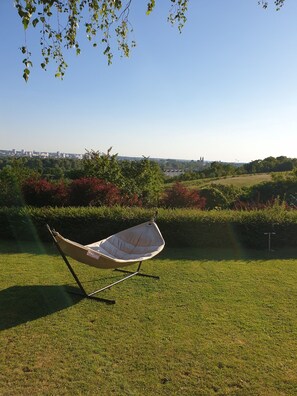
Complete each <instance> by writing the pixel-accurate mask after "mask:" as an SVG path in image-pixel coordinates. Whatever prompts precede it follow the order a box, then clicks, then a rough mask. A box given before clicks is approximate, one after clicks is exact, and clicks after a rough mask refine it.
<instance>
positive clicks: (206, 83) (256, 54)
mask: <svg viewBox="0 0 297 396" xmlns="http://www.w3.org/2000/svg"><path fill="white" fill-rule="evenodd" d="M168 10H169V1H165V0H159V1H157V7H156V9H155V10H154V12H153V13H152V14H151V15H150V16H146V15H145V11H146V7H145V1H142V2H140V1H135V2H134V3H133V5H132V12H131V16H130V20H131V22H132V24H133V27H134V33H133V38H135V40H136V41H137V47H136V48H135V49H134V50H133V51H132V54H131V57H130V58H128V59H124V58H120V57H119V56H118V55H117V54H116V50H115V56H114V61H113V64H112V65H111V66H107V62H106V59H105V57H104V56H103V55H102V54H101V52H100V49H99V50H98V49H93V48H92V47H91V46H90V45H89V44H88V42H87V41H84V40H83V41H82V54H81V55H80V56H78V57H77V56H75V55H73V54H72V53H66V59H67V61H68V63H69V68H68V70H67V72H66V76H65V78H64V80H63V81H60V80H58V79H55V77H54V70H53V69H54V68H52V69H51V68H50V69H49V70H48V72H44V71H43V70H41V69H40V68H39V66H38V64H39V63H40V62H41V59H40V55H39V44H38V40H37V38H36V33H37V32H38V30H37V32H36V33H35V34H34V30H31V31H29V32H28V34H27V44H28V46H29V47H30V49H31V52H32V53H33V62H34V64H35V65H34V67H33V70H32V72H31V77H30V80H29V82H28V83H27V84H26V83H25V82H24V80H23V79H22V63H21V61H22V55H21V53H20V51H19V49H18V48H19V47H20V46H21V45H23V43H24V32H23V30H22V27H21V24H20V21H19V19H18V16H17V13H16V10H15V8H14V7H13V1H12V0H5V1H3V0H2V1H1V2H0V13H1V15H4V16H5V18H3V19H2V22H1V25H0V34H1V43H0V49H1V54H2V56H1V59H2V62H1V73H0V87H1V90H0V92H1V95H0V109H1V110H0V149H12V148H15V149H18V150H19V149H25V150H37V151H61V152H73V153H84V152H85V149H88V150H91V149H93V150H100V151H106V150H107V149H108V148H109V147H110V146H112V147H113V152H114V153H119V155H127V156H142V155H145V156H150V157H153V158H155V157H160V158H180V159H199V158H200V157H201V156H203V157H204V158H205V159H206V160H209V161H213V160H221V161H232V162H235V161H239V162H243V161H246V162H248V161H252V160H255V159H261V158H265V157H267V156H269V155H272V156H280V155H286V156H288V157H297V150H296V147H297V133H296V132H297V24H296V17H297V2H296V1H294V0H287V1H286V4H285V6H284V7H283V9H282V10H281V11H279V12H276V11H275V10H274V8H273V5H271V7H270V8H269V9H268V10H266V11H264V10H263V9H262V8H261V7H259V6H258V5H257V0H240V1H238V0H224V1H223V0H212V1H207V2H205V1H202V0H190V7H189V12H188V21H187V23H186V26H185V28H184V30H183V33H182V34H179V33H178V30H177V28H172V27H171V26H170V25H169V24H168V23H167V21H166V19H167V14H168Z"/></svg>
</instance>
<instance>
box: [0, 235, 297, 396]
mask: <svg viewBox="0 0 297 396" xmlns="http://www.w3.org/2000/svg"><path fill="white" fill-rule="evenodd" d="M15 246H16V245H14V244H13V243H8V242H5V243H4V242H2V243H0V249H1V251H2V254H1V256H0V266H1V277H0V330H1V332H0V345H1V354H0V367H1V370H0V394H1V395H2V394H3V395H70V394H71V395H129V396H130V395H137V396H139V395H294V394H297V359H296V356H297V305H296V298H297V266H296V264H297V261H296V260H294V259H278V258H276V257H274V256H273V253H271V255H270V257H268V256H267V254H263V255H262V256H261V253H260V252H256V253H255V255H251V256H250V258H245V259H243V258H236V259H235V258H234V257H235V256H233V255H232V252H226V253H227V254H225V253H224V252H223V251H221V252H207V251H204V252H201V251H200V250H197V249H185V250H183V249H166V250H165V251H164V253H162V255H160V256H159V258H158V259H155V260H151V261H150V262H147V263H146V264H144V270H146V272H151V273H154V274H156V275H160V280H159V281H157V280H153V279H146V278H140V277H139V278H137V279H136V278H132V279H130V280H128V281H127V282H124V283H122V284H120V285H118V286H116V287H114V288H112V289H111V290H108V291H106V292H104V296H105V297H107V298H115V299H116V301H117V303H116V304H115V305H113V306H110V305H105V304H102V303H98V302H95V301H91V300H80V299H79V298H77V297H74V296H71V295H70V294H68V293H67V291H66V289H67V285H69V284H71V285H72V278H71V277H70V274H69V272H68V271H67V269H66V267H65V265H64V263H63V262H62V260H61V259H60V257H59V256H57V255H56V254H54V250H52V248H51V247H49V246H44V248H46V249H47V251H45V250H44V249H43V247H42V245H40V250H38V251H36V249H35V248H34V246H33V245H32V244H29V243H20V244H19V246H18V248H19V251H18V252H16V249H15ZM291 253H292V252H290V254H291ZM284 256H285V255H284ZM251 257H253V258H251ZM75 269H76V270H77V271H78V272H79V274H80V276H81V277H82V279H83V281H84V282H85V284H86V285H87V287H88V288H89V289H90V290H91V289H92V288H93V287H96V286H100V285H103V284H106V283H107V282H110V281H111V279H119V275H118V274H117V273H114V272H110V271H105V272H104V271H100V270H96V269H93V268H91V267H87V266H84V265H82V264H75Z"/></svg>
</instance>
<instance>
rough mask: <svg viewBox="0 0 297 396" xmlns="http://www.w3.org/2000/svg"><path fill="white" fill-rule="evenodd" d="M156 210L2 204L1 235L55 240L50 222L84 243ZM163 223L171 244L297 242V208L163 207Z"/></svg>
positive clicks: (250, 245)
mask: <svg viewBox="0 0 297 396" xmlns="http://www.w3.org/2000/svg"><path fill="white" fill-rule="evenodd" d="M153 214H154V211H153V210H148V209H140V208H129V209H128V208H120V207H113V208H105V207H101V208H40V209H39V208H30V207H26V208H0V239H15V240H33V241H39V240H41V241H50V236H49V234H48V231H47V229H46V227H45V225H46V223H48V224H49V225H50V226H51V227H53V228H55V229H56V230H57V231H59V232H60V233H61V234H62V235H63V236H65V237H66V238H69V239H72V240H75V241H77V242H80V243H82V244H87V243H91V242H94V241H97V240H100V239H103V238H106V237H108V236H110V235H112V234H114V233H116V232H118V231H120V230H123V229H125V228H128V227H131V226H134V225H136V224H139V223H141V222H144V221H147V220H149V219H150V218H151V217H152V215H153ZM157 223H158V226H159V228H160V230H161V232H162V234H163V236H164V239H165V241H166V245H167V246H170V247H210V248H217V247H220V248H221V247H228V248H230V247H233V248H240V247H247V248H267V235H264V233H265V232H269V231H273V232H275V233H276V234H275V235H273V246H274V247H297V211H287V210H284V209H283V208H281V207H279V208H272V209H269V210H258V211H249V212H248V211H231V210H224V211H223V210H222V211H215V210H212V211H199V210H194V209H176V210H169V209H160V210H159V213H158V219H157Z"/></svg>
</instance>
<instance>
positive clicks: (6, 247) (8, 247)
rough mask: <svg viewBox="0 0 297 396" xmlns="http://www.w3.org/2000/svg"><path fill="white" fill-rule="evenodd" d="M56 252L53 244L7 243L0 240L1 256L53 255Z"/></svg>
mask: <svg viewBox="0 0 297 396" xmlns="http://www.w3.org/2000/svg"><path fill="white" fill-rule="evenodd" d="M56 252H57V248H56V247H55V246H54V243H52V242H50V243H43V242H42V243H41V242H38V243H36V242H31V241H10V240H9V241H7V240H0V253H1V254H7V253H8V254H9V253H11V254H16V253H30V254H53V253H56Z"/></svg>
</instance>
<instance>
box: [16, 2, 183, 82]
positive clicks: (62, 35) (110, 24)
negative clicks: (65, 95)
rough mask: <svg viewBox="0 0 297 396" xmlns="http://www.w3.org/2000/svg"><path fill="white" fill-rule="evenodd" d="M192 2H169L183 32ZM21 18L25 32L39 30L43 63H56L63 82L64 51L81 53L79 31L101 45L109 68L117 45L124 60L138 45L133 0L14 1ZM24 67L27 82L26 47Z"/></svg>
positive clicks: (151, 4)
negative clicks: (133, 18) (134, 28)
mask: <svg viewBox="0 0 297 396" xmlns="http://www.w3.org/2000/svg"><path fill="white" fill-rule="evenodd" d="M188 2H189V0H169V7H170V11H169V15H168V21H169V22H170V23H172V24H174V23H175V22H177V23H178V28H179V29H180V30H181V28H182V26H183V25H184V23H185V21H186V15H185V14H186V11H187V7H188ZM155 5H156V0H146V13H147V14H148V15H149V14H150V13H151V12H152V11H153V9H154V8H155ZM15 6H16V9H17V11H18V15H19V16H20V18H21V21H22V24H23V27H24V29H25V31H26V30H27V29H28V28H29V27H32V28H36V29H38V28H39V33H40V46H41V54H42V57H43V61H42V62H41V67H42V68H43V69H46V68H47V65H48V64H49V62H50V61H51V60H54V61H55V62H56V63H57V71H56V77H60V78H63V76H64V73H65V70H66V68H67V63H66V61H65V57H64V49H65V48H66V49H74V51H75V52H76V54H77V55H79V54H80V52H81V44H80V42H81V34H80V28H81V27H82V29H83V30H84V33H85V34H86V37H87V39H88V40H89V41H90V42H91V44H92V45H93V47H97V46H98V45H101V48H102V52H103V54H104V55H105V56H106V57H107V61H108V64H110V63H111V62H112V58H113V47H114V41H116V43H117V46H118V49H119V51H120V53H121V55H122V56H126V57H128V56H129V54H130V49H131V48H132V47H134V46H135V45H136V43H135V41H134V40H131V39H130V33H131V32H132V31H133V26H132V24H131V21H130V19H129V14H130V10H131V7H132V0H15ZM21 51H22V53H23V54H24V59H23V63H24V65H25V68H24V74H23V77H24V79H25V80H26V81H27V80H28V78H29V74H30V69H31V67H32V66H33V63H32V61H31V52H30V49H29V47H28V46H27V44H24V45H23V46H22V47H21Z"/></svg>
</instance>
